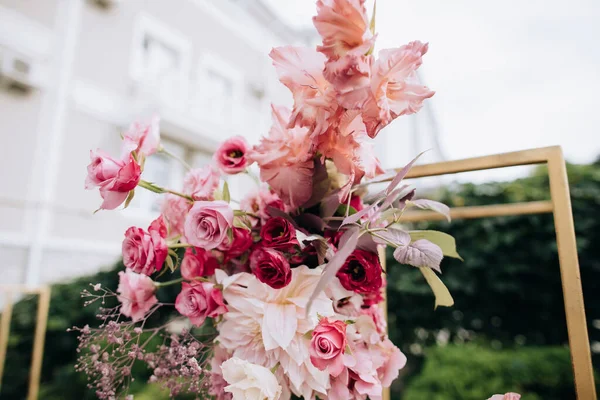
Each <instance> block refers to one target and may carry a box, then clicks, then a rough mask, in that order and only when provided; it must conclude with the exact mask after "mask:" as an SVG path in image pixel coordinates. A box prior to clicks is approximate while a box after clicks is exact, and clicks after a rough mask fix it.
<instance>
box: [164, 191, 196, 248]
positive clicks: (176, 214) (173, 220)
mask: <svg viewBox="0 0 600 400" xmlns="http://www.w3.org/2000/svg"><path fill="white" fill-rule="evenodd" d="M190 208H192V203H191V202H190V201H188V200H186V199H184V198H183V197H181V196H177V195H176V194H166V195H165V197H164V200H163V202H162V204H161V207H160V211H161V212H162V215H163V217H164V219H165V220H166V223H167V228H168V232H169V234H168V237H170V238H173V237H176V236H181V235H183V227H184V224H185V217H186V215H187V213H188V212H189V211H190Z"/></svg>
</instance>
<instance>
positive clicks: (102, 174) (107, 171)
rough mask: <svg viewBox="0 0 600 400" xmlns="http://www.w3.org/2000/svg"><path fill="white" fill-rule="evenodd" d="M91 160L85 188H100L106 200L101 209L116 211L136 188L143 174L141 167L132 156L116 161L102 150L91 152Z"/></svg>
mask: <svg viewBox="0 0 600 400" xmlns="http://www.w3.org/2000/svg"><path fill="white" fill-rule="evenodd" d="M90 158H91V160H92V161H91V162H90V164H89V165H88V167H87V171H88V175H87V178H86V180H85V188H86V189H92V188H94V187H99V188H100V195H101V196H102V199H104V202H102V205H100V208H101V209H103V210H114V209H115V208H117V207H118V206H119V205H121V204H122V203H123V202H124V201H125V199H126V198H127V196H128V195H129V192H130V191H132V190H133V189H135V188H136V186H137V184H138V182H139V181H140V176H141V174H142V171H141V169H140V166H139V164H138V163H137V162H136V161H135V160H134V159H133V156H131V154H128V155H127V156H126V157H125V158H124V159H123V160H115V159H114V158H112V157H111V156H109V155H108V154H106V153H104V152H103V151H102V150H96V152H93V151H90Z"/></svg>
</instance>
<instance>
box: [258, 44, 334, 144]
mask: <svg viewBox="0 0 600 400" xmlns="http://www.w3.org/2000/svg"><path fill="white" fill-rule="evenodd" d="M269 56H270V57H271V58H272V59H273V65H274V66H275V70H276V71H277V75H279V80H280V81H281V83H283V84H284V85H285V86H287V88H288V89H290V91H291V92H292V95H293V97H294V108H293V110H292V114H291V116H290V117H289V118H286V121H285V123H286V124H287V125H289V127H294V126H304V127H310V128H311V134H312V133H314V134H315V135H318V134H320V133H321V132H323V131H324V130H325V129H326V126H325V123H326V120H327V118H328V117H329V116H330V115H332V114H333V113H334V112H335V108H336V107H337V104H336V102H335V101H334V100H335V93H334V92H333V91H331V90H330V89H331V85H330V84H329V82H327V80H326V79H325V77H324V76H323V68H324V67H325V56H323V55H322V54H320V53H317V52H316V51H315V50H314V49H311V48H306V47H293V46H284V47H276V48H274V49H273V50H271V53H270V54H269Z"/></svg>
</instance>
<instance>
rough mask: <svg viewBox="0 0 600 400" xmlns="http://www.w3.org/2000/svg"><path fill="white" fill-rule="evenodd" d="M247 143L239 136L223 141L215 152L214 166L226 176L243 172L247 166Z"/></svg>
mask: <svg viewBox="0 0 600 400" xmlns="http://www.w3.org/2000/svg"><path fill="white" fill-rule="evenodd" d="M248 150H249V146H248V142H246V139H244V138H243V137H241V136H234V137H232V138H230V139H227V140H226V141H224V142H223V143H222V144H221V146H220V147H219V148H218V149H217V151H216V152H215V155H214V156H213V160H214V162H215V164H217V166H218V167H219V168H220V169H221V171H223V172H224V173H226V174H237V173H240V172H243V171H244V170H245V169H246V168H247V167H248V165H249V161H248V156H247V155H248Z"/></svg>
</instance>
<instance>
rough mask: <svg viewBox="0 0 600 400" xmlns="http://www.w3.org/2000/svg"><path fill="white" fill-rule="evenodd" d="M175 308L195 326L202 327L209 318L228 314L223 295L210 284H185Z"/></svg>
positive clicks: (176, 300)
mask: <svg viewBox="0 0 600 400" xmlns="http://www.w3.org/2000/svg"><path fill="white" fill-rule="evenodd" d="M175 308H176V309H177V311H179V313H180V314H181V315H183V316H185V317H188V318H189V319H190V321H191V322H192V324H193V325H195V326H201V325H202V324H203V323H204V320H205V319H206V318H207V317H209V318H216V317H218V316H219V315H221V314H224V313H226V312H227V306H226V305H225V303H224V302H223V293H222V292H221V291H220V290H219V289H217V288H215V285H214V284H213V283H209V282H192V283H187V282H184V283H183V284H182V288H181V292H180V293H179V294H178V295H177V299H175Z"/></svg>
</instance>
